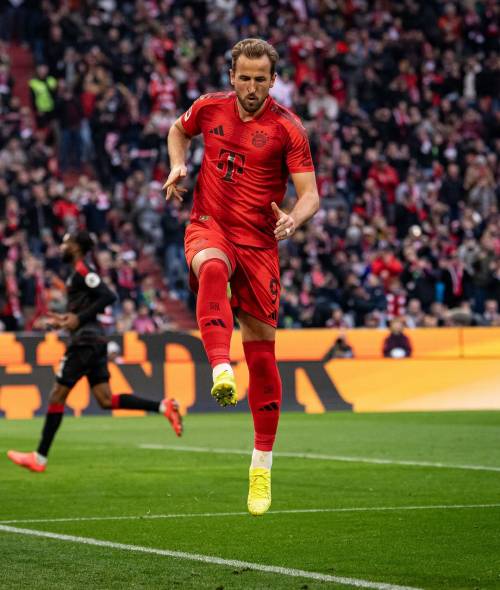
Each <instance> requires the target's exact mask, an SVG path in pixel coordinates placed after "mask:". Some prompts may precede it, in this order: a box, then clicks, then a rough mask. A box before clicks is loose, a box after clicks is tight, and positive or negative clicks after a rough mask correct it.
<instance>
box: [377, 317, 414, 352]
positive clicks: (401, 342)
mask: <svg viewBox="0 0 500 590" xmlns="http://www.w3.org/2000/svg"><path fill="white" fill-rule="evenodd" d="M411 353H412V346H411V342H410V339H409V338H408V336H406V334H404V333H403V322H402V321H401V320H400V319H398V318H395V319H393V320H392V322H391V326H390V333H389V335H388V336H387V337H386V339H385V340H384V346H383V355H384V356H385V357H386V358H393V359H400V358H405V357H410V356H411Z"/></svg>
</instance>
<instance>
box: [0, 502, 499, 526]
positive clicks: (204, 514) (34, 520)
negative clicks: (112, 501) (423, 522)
mask: <svg viewBox="0 0 500 590" xmlns="http://www.w3.org/2000/svg"><path fill="white" fill-rule="evenodd" d="M478 508H500V504H434V505H428V506H354V507H348V508H289V509H286V510H272V511H271V512H269V513H268V516H273V515H274V514H315V513H325V512H399V511H402V510H404V511H406V510H467V509H472V510H474V509H478ZM217 516H246V517H248V512H191V513H181V514H143V515H137V514H135V515H130V516H74V517H65V518H24V519H18V520H0V524H28V523H29V524H33V523H44V522H85V521H95V520H159V519H169V518H211V517H217ZM266 518H267V517H266Z"/></svg>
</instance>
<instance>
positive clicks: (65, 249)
mask: <svg viewBox="0 0 500 590" xmlns="http://www.w3.org/2000/svg"><path fill="white" fill-rule="evenodd" d="M77 251H78V245H77V244H75V242H73V240H72V239H71V236H69V235H68V234H66V235H65V236H64V238H63V241H62V244H61V257H62V260H63V262H73V260H74V258H75V255H76V254H77Z"/></svg>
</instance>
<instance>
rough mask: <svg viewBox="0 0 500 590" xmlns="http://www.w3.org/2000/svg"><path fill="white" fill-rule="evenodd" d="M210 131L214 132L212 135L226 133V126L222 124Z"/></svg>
mask: <svg viewBox="0 0 500 590" xmlns="http://www.w3.org/2000/svg"><path fill="white" fill-rule="evenodd" d="M209 133H212V135H224V127H222V125H219V126H218V127H214V128H213V129H210V131H209Z"/></svg>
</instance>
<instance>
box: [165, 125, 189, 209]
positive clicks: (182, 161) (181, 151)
mask: <svg viewBox="0 0 500 590" xmlns="http://www.w3.org/2000/svg"><path fill="white" fill-rule="evenodd" d="M183 116H185V115H183ZM181 118H182V117H179V118H178V119H177V121H176V122H175V123H174V124H173V125H172V127H170V131H169V132H168V141H167V145H168V156H169V158H170V174H169V175H168V178H167V181H166V182H165V184H164V185H163V189H164V190H166V191H167V194H166V197H165V198H166V200H167V201H169V200H170V199H171V198H172V196H174V197H176V198H177V199H179V201H182V194H183V193H185V192H186V190H187V189H186V188H185V187H183V186H179V185H178V183H179V182H180V181H181V180H182V179H183V178H185V177H186V174H187V168H186V156H187V151H188V148H189V144H190V143H191V137H190V136H189V135H188V134H187V133H186V132H185V130H184V127H183V126H182V123H181Z"/></svg>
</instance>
